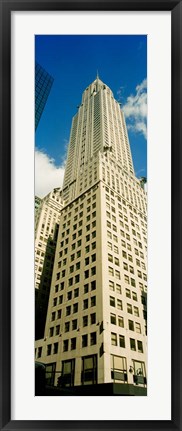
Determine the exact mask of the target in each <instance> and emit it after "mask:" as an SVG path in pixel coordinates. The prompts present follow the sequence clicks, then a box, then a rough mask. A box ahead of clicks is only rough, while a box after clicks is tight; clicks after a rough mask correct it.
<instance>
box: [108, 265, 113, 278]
mask: <svg viewBox="0 0 182 431" xmlns="http://www.w3.org/2000/svg"><path fill="white" fill-rule="evenodd" d="M108 271H109V275H111V276H114V269H113V268H112V267H111V266H109V268H108Z"/></svg>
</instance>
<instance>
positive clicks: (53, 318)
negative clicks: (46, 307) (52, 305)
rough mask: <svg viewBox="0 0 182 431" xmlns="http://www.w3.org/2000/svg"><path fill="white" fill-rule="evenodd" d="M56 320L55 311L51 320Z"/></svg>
mask: <svg viewBox="0 0 182 431" xmlns="http://www.w3.org/2000/svg"><path fill="white" fill-rule="evenodd" d="M55 318H56V313H55V311H53V313H52V314H51V320H52V321H53V320H55Z"/></svg>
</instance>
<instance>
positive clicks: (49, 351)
mask: <svg viewBox="0 0 182 431" xmlns="http://www.w3.org/2000/svg"><path fill="white" fill-rule="evenodd" d="M51 349H52V344H48V345H47V356H49V355H51Z"/></svg>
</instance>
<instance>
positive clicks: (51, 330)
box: [49, 326, 54, 337]
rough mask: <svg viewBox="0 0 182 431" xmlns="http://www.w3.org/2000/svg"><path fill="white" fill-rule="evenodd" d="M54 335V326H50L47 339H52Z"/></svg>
mask: <svg viewBox="0 0 182 431" xmlns="http://www.w3.org/2000/svg"><path fill="white" fill-rule="evenodd" d="M53 334H54V326H52V328H50V329H49V337H53Z"/></svg>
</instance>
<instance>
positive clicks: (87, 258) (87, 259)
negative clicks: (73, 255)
mask: <svg viewBox="0 0 182 431" xmlns="http://www.w3.org/2000/svg"><path fill="white" fill-rule="evenodd" d="M89 260H90V258H89V257H86V259H85V266H86V265H89Z"/></svg>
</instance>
